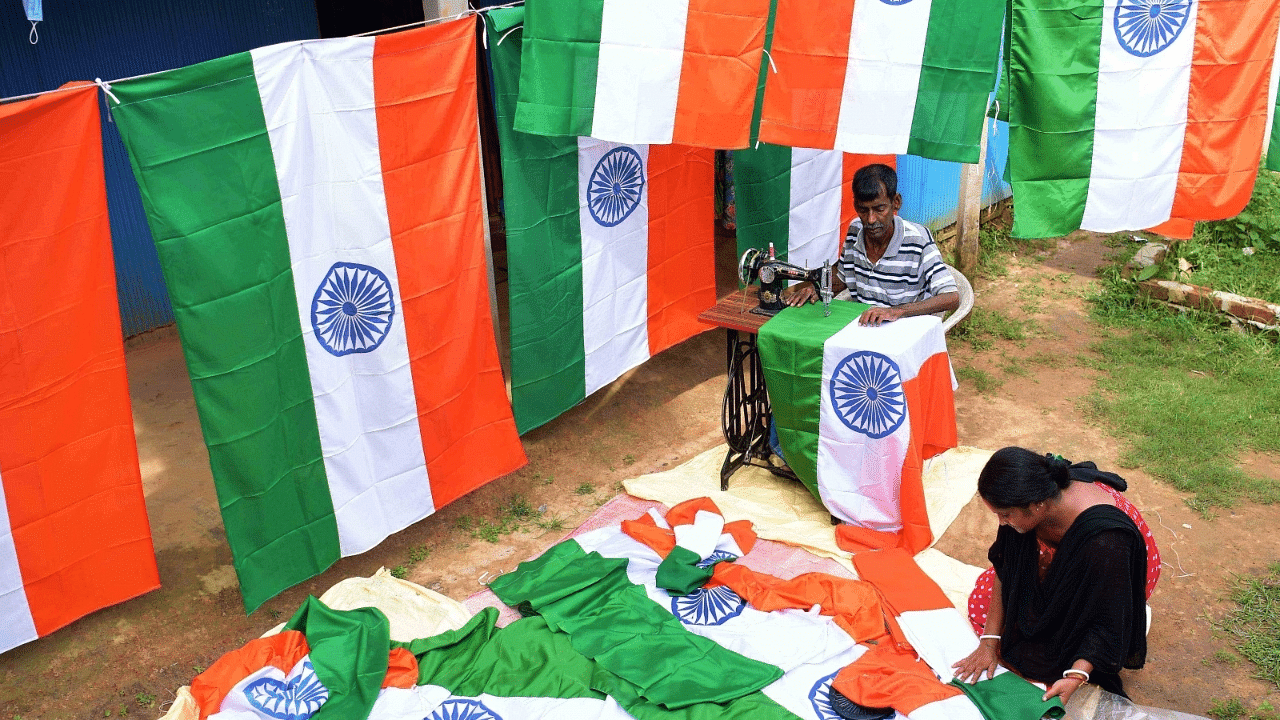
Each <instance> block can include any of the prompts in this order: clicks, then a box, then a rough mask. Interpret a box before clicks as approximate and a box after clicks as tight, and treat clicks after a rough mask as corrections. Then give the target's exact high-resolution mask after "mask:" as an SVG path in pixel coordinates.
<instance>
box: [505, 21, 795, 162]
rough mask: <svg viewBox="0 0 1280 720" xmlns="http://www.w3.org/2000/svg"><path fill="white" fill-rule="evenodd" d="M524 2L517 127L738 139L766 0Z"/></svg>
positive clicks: (698, 140) (637, 137)
mask: <svg viewBox="0 0 1280 720" xmlns="http://www.w3.org/2000/svg"><path fill="white" fill-rule="evenodd" d="M525 9H526V16H525V27H524V33H523V35H524V38H523V57H524V63H523V68H522V69H521V71H520V94H519V103H518V104H517V106H516V109H515V111H514V112H515V128H516V130H519V131H520V132H526V133H533V134H537V135H553V136H568V137H578V136H583V137H586V136H590V137H595V138H599V139H601V140H608V141H611V142H620V143H629V144H663V145H665V144H670V143H677V144H681V145H694V146H698V147H707V148H719V149H725V148H740V147H746V146H747V142H748V138H749V135H750V129H751V115H752V110H753V108H754V107H755V99H756V85H757V80H758V77H759V69H760V66H761V60H762V58H763V55H764V52H763V51H764V42H765V29H766V27H765V26H766V24H767V22H768V19H769V10H770V0H737V1H736V2H732V1H729V0H654V1H653V2H646V3H636V2H630V1H629V0H532V1H531V2H528V3H527V4H526V6H525ZM510 40H511V38H508V41H510Z"/></svg>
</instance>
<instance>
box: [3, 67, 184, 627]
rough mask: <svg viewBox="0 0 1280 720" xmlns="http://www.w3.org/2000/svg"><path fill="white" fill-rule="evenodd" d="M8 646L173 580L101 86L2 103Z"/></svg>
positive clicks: (5, 603) (5, 606)
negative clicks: (134, 368) (140, 440)
mask: <svg viewBox="0 0 1280 720" xmlns="http://www.w3.org/2000/svg"><path fill="white" fill-rule="evenodd" d="M0 187H3V188H4V191H3V192H2V193H0V277H3V278H4V283H3V284H0V308H3V310H0V652H3V651H5V650H9V649H10V648H13V647H16V646H18V645H21V644H23V643H26V642H30V641H32V640H35V639H36V638H37V637H42V636H45V635H48V634H49V633H52V632H53V631H55V630H57V629H58V628H61V627H63V626H65V625H67V624H69V623H71V622H73V621H75V620H77V619H79V618H81V617H84V616H85V615H87V614H89V613H91V612H93V611H95V610H98V609H101V608H104V607H107V606H109V605H114V604H116V603H119V602H123V601H125V600H128V599H130V598H133V597H136V596H138V595H141V594H143V593H145V592H148V591H150V590H154V589H156V588H158V587H160V576H159V574H158V572H157V570H156V560H155V550H154V548H153V546H152V543H151V529H150V526H149V525H148V522H147V510H146V505H145V504H144V500H143V491H142V476H141V473H140V471H139V468H138V450H137V444H136V440H135V438H134V431H133V415H132V413H131V410H130V402H129V385H128V378H127V377H126V375H125V360H124V343H123V342H122V340H121V337H122V334H121V330H120V311H119V305H118V303H117V299H116V278H115V267H114V265H113V264H112V250H111V228H110V225H109V223H108V218H107V193H106V184H105V180H104V178H103V170H102V139H101V128H100V126H99V116H98V95H97V88H96V87H95V86H93V85H92V84H86V85H85V86H83V87H79V88H76V89H69V90H63V91H59V92H54V93H50V94H47V95H43V96H40V97H37V98H35V99H32V100H27V101H23V102H17V103H12V104H8V105H0Z"/></svg>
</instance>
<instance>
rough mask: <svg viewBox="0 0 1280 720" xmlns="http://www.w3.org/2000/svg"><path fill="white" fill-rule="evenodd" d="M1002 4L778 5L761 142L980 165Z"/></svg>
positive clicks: (943, 0)
mask: <svg viewBox="0 0 1280 720" xmlns="http://www.w3.org/2000/svg"><path fill="white" fill-rule="evenodd" d="M1003 16H1004V3H1003V2H1001V1H1000V0H878V1H876V2H851V1H850V0H841V1H840V2H830V1H829V0H827V1H822V0H778V8H777V13H776V17H775V19H774V34H773V45H772V48H771V50H770V55H771V57H772V59H773V63H774V65H775V66H776V68H777V71H776V72H770V73H769V75H768V79H767V80H766V81H765V93H764V108H763V111H762V115H761V123H760V139H761V140H762V141H764V142H768V143H773V144H775V145H787V146H791V147H808V148H822V149H836V150H843V151H845V152H854V153H874V154H895V155H902V154H911V155H919V156H921V157H926V158H931V159H934V160H949V161H952V162H965V163H976V162H978V156H979V142H980V140H981V137H982V125H983V122H984V118H985V116H986V111H987V100H988V98H989V97H990V95H991V91H992V90H994V89H995V84H996V64H997V59H998V57H999V52H1000V30H1001V21H1002V18H1003Z"/></svg>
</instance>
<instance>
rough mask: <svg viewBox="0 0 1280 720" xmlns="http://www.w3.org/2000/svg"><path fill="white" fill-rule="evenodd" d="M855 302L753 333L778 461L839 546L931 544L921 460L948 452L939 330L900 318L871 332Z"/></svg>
mask: <svg viewBox="0 0 1280 720" xmlns="http://www.w3.org/2000/svg"><path fill="white" fill-rule="evenodd" d="M866 308H867V306H866V305H862V304H858V303H845V302H835V303H832V305H831V316H830V317H827V316H824V314H823V308H822V307H821V306H820V305H817V304H814V305H809V306H805V307H801V308H788V309H785V310H783V311H782V312H781V313H779V314H778V315H777V316H775V317H774V318H773V319H772V320H770V321H769V322H767V323H765V324H764V326H763V327H761V328H760V337H759V346H760V356H761V360H762V363H763V365H764V372H765V380H766V382H767V384H768V386H769V399H770V402H771V404H772V406H773V411H774V418H775V420H776V421H777V425H778V437H779V440H780V441H781V444H782V449H783V453H784V454H785V456H786V458H787V463H788V464H789V465H790V466H791V469H792V470H794V471H795V472H796V474H797V475H798V476H799V477H800V479H801V481H802V482H804V483H805V485H806V486H807V487H808V488H809V490H810V492H812V493H813V494H814V496H815V497H818V498H819V499H821V500H822V504H823V505H825V506H826V508H827V510H828V511H830V512H831V514H832V515H834V516H835V517H837V518H840V519H841V520H843V521H844V522H845V523H846V524H843V525H840V526H839V527H837V528H836V539H837V542H838V543H839V544H840V546H841V547H843V548H845V549H846V550H851V551H857V550H860V549H866V548H877V547H905V548H908V549H910V550H911V551H912V552H919V551H920V550H923V549H924V548H926V547H928V546H929V545H930V543H931V542H932V533H931V531H930V530H929V518H928V515H927V513H926V510H925V502H924V489H923V486H922V484H921V473H922V471H923V463H924V460H926V459H928V458H930V457H933V456H934V455H937V454H938V453H940V452H943V451H945V450H946V449H947V448H951V447H955V445H956V426H955V401H954V398H953V395H952V392H953V386H952V375H951V363H950V360H949V359H948V357H947V352H946V340H945V339H944V337H943V333H942V327H941V323H940V321H939V320H938V318H936V317H933V316H921V317H909V318H903V319H901V320H895V321H894V322H891V323H886V324H884V325H881V326H879V327H863V326H861V325H858V324H857V322H856V318H857V316H858V315H859V314H861V312H862V311H863V310H865V309H866Z"/></svg>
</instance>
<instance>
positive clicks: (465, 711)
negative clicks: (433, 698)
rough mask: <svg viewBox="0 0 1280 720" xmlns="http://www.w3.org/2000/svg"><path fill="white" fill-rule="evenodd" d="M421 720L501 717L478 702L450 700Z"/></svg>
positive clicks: (480, 719)
mask: <svg viewBox="0 0 1280 720" xmlns="http://www.w3.org/2000/svg"><path fill="white" fill-rule="evenodd" d="M423 720H502V716H501V715H499V714H498V713H496V712H494V711H492V710H490V709H489V708H487V707H485V704H484V703H482V702H480V701H479V700H472V699H470V698H450V699H448V700H445V701H444V702H443V703H440V707H438V708H436V709H435V711H433V712H432V713H431V714H430V715H428V716H427V717H426V718H424V719H423Z"/></svg>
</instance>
